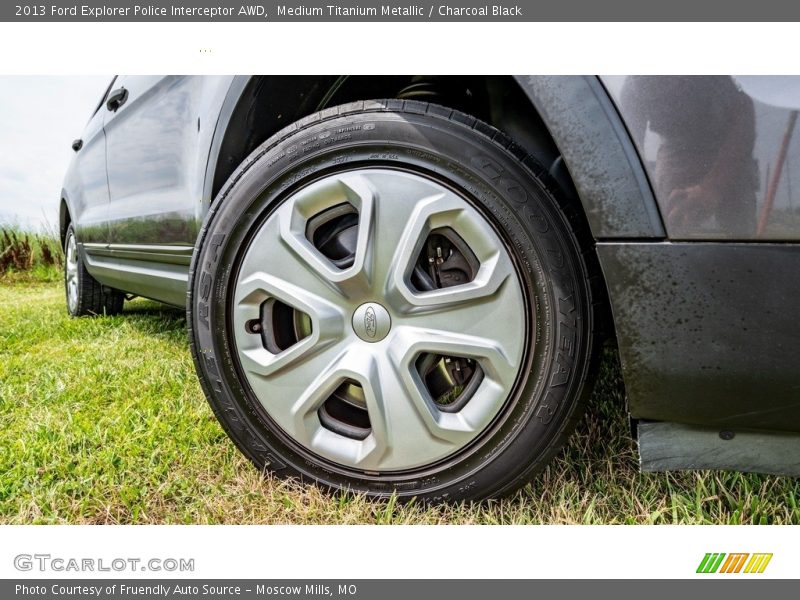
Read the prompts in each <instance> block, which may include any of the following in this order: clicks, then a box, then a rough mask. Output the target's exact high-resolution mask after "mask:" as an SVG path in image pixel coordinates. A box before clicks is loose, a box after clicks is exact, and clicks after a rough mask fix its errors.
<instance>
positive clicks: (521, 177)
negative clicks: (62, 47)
mask: <svg viewBox="0 0 800 600" xmlns="http://www.w3.org/2000/svg"><path fill="white" fill-rule="evenodd" d="M375 98H378V100H375ZM798 108H800V83H799V82H798V79H795V78H787V77H743V78H735V77H603V78H596V77H572V76H570V77H539V76H535V77H505V76H488V77H487V76H474V77H473V76H470V77H460V76H459V77H452V76H360V77H347V76H339V77H336V76H319V77H308V76H298V77H286V76H253V77H194V76H187V77H183V76H175V77H161V76H156V77H143V76H126V77H122V76H120V77H117V78H115V79H114V80H113V81H112V83H111V84H110V85H109V87H108V90H107V92H106V94H105V96H104V97H103V98H102V100H101V101H100V103H99V105H98V106H97V108H96V110H95V112H94V114H93V116H92V117H91V119H90V121H89V123H88V124H87V126H86V129H85V131H84V132H83V135H82V137H81V139H78V140H75V142H74V143H73V149H74V150H75V157H74V160H73V162H72V164H71V166H70V168H69V172H68V173H67V176H66V179H65V182H64V186H63V190H62V193H61V212H60V215H61V218H60V228H61V235H62V238H63V243H64V247H65V251H66V257H67V258H66V272H65V281H66V299H67V307H68V310H69V312H70V314H72V315H74V316H76V317H77V316H82V315H103V314H106V315H108V314H115V313H119V312H120V311H121V310H122V308H123V303H124V301H125V299H126V298H128V297H130V296H131V295H138V296H144V297H147V298H152V299H155V300H158V301H161V302H164V303H168V304H172V305H176V306H181V307H183V306H185V307H186V310H187V311H188V324H189V332H190V345H191V350H192V353H193V356H194V361H195V365H196V368H197V372H198V375H199V377H200V380H201V382H202V386H203V389H204V391H205V394H206V396H207V397H208V400H209V402H210V404H211V407H212V408H213V410H214V412H215V414H216V416H217V418H218V419H219V421H220V423H221V424H222V426H223V427H224V428H225V430H226V432H227V433H228V434H229V436H230V437H231V439H232V440H233V441H234V442H235V443H236V445H237V446H238V447H239V448H240V450H241V451H242V452H243V453H244V454H245V455H247V456H248V457H249V458H250V459H251V460H252V461H253V463H254V464H255V465H256V466H257V467H258V468H259V469H266V470H269V471H271V472H274V473H275V474H277V475H279V476H285V477H298V478H301V479H303V480H306V481H311V482H316V483H318V484H320V485H322V486H324V487H326V488H329V489H333V490H352V491H355V492H362V493H365V494H367V495H369V496H373V497H384V496H388V495H391V494H396V495H397V496H398V497H400V498H401V499H403V498H410V497H418V498H420V499H421V500H424V501H458V500H474V499H481V498H486V497H492V496H498V495H503V494H506V493H508V492H511V491H513V490H515V489H517V488H518V487H520V486H522V485H524V484H525V483H526V482H527V481H529V480H530V478H531V477H532V476H533V475H534V474H535V473H536V472H537V471H538V470H539V469H541V468H542V467H543V466H544V465H545V464H546V463H547V462H548V461H549V460H550V459H551V458H552V457H553V456H554V454H555V453H556V452H557V451H558V449H559V448H560V446H561V445H562V444H563V443H564V441H565V440H566V438H567V436H569V434H570V432H571V431H572V428H573V426H574V424H575V423H576V421H577V420H578V419H579V418H580V416H581V414H582V408H583V405H584V402H585V401H586V398H587V396H588V393H589V391H590V388H591V384H592V381H593V376H594V372H595V369H596V366H597V362H598V360H597V358H598V349H599V348H600V346H601V344H602V343H603V342H604V341H605V340H611V341H612V343H615V344H616V345H617V347H618V349H619V354H620V357H621V361H622V368H623V374H624V380H625V386H626V396H627V402H628V410H629V412H630V416H631V419H632V424H633V429H634V433H635V435H637V436H638V441H639V448H640V454H641V463H642V467H643V468H644V469H646V470H667V469H691V468H723V469H738V470H745V471H762V472H770V473H788V474H796V473H798V472H800V464H798V463H800V458H798V457H800V437H799V435H798V434H799V433H800V396H798V390H799V389H800V369H798V365H799V364H800V352H798V345H800V319H798V318H797V315H796V314H795V310H796V306H797V302H798V298H800V251H799V249H800V245H798V244H799V243H800V198H798V197H797V190H800V181H797V178H798V176H800V165H798V155H799V152H800V147H799V146H798V141H797V140H796V139H795V137H794V127H795V121H796V119H797V110H798Z"/></svg>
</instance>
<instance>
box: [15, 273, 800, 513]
mask: <svg viewBox="0 0 800 600" xmlns="http://www.w3.org/2000/svg"><path fill="white" fill-rule="evenodd" d="M185 325H186V323H185V319H184V315H183V313H182V312H180V311H176V310H171V309H168V308H164V307H161V306H160V305H157V304H155V303H151V302H147V301H143V300H137V301H134V302H130V303H127V305H126V310H125V313H124V314H123V315H122V316H119V317H113V318H96V319H69V318H68V317H67V316H66V312H65V309H64V299H63V291H62V288H61V285H60V284H59V283H55V282H52V281H51V282H37V281H36V278H35V276H33V275H27V276H24V274H20V275H18V276H14V277H5V278H0V522H1V523H486V524H496V523H800V511H799V510H798V507H797V497H798V492H800V483H798V481H796V480H794V479H790V478H781V477H768V476H759V475H742V474H737V473H723V472H701V473H679V474H641V473H639V472H638V469H637V462H636V460H637V459H636V452H635V445H634V443H633V441H632V440H631V439H630V435H629V431H628V425H627V422H626V417H625V412H624V408H623V407H624V399H623V394H622V390H621V385H620V379H619V371H618V367H617V364H616V360H615V356H614V354H613V353H612V352H610V351H609V352H607V353H606V355H605V358H604V363H603V367H602V373H601V379H600V381H599V385H598V386H597V389H596V391H595V394H594V396H593V398H592V402H591V407H590V410H589V413H588V415H587V418H586V419H584V420H583V422H582V423H581V424H580V425H579V427H578V430H577V432H576V434H575V435H574V436H573V437H572V439H571V442H570V444H569V445H568V447H567V448H566V449H565V450H564V451H563V452H562V453H561V454H560V456H559V457H558V458H557V459H556V460H555V462H554V463H553V464H552V465H551V466H550V467H548V468H547V469H546V470H545V471H544V473H543V474H542V475H541V476H540V477H539V478H538V479H537V480H536V481H535V482H534V483H533V484H532V485H530V486H528V487H527V488H526V489H524V490H522V491H521V492H519V493H518V494H516V495H515V496H514V497H512V498H509V499H506V500H502V501H495V502H491V503H485V504H481V505H475V506H468V505H464V506H456V507H433V508H428V507H423V506H421V505H419V504H414V503H412V504H411V505H408V506H403V507H400V506H398V505H396V504H395V503H393V502H388V503H386V502H384V503H378V502H369V501H367V500H365V499H364V498H362V497H352V496H341V497H337V498H334V497H329V496H326V495H324V494H323V493H321V492H320V491H319V490H317V489H316V488H314V487H312V486H299V485H297V484H293V483H287V482H283V481H279V480H276V479H272V478H269V477H263V476H262V474H261V473H259V472H258V471H257V470H256V469H255V468H254V467H253V466H252V465H251V464H250V463H249V462H248V461H246V460H245V459H244V458H243V457H242V456H241V455H240V454H239V453H238V451H236V449H235V448H234V446H233V444H232V443H231V442H230V441H229V440H228V439H227V438H226V436H225V434H224V433H223V431H222V429H221V428H220V426H219V425H218V424H217V422H216V421H215V419H214V417H213V415H212V413H211V410H210V409H209V408H208V406H207V405H206V401H205V399H204V397H203V394H202V392H201V391H200V387H199V385H198V383H197V381H196V379H195V374H194V369H193V366H192V362H191V358H190V355H189V351H188V347H187V340H186V334H185Z"/></svg>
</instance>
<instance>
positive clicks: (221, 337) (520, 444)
mask: <svg viewBox="0 0 800 600" xmlns="http://www.w3.org/2000/svg"><path fill="white" fill-rule="evenodd" d="M448 112H449V111H448ZM484 127H486V128H487V129H490V128H488V126H484ZM492 131H494V130H492ZM365 166H375V167H380V168H396V169H402V170H406V171H409V170H410V171H413V172H415V173H420V174H424V175H426V176H429V177H431V178H434V179H436V180H437V181H439V182H444V183H446V184H448V185H451V186H452V187H453V188H454V189H456V190H458V191H459V192H460V193H461V195H463V196H465V197H467V198H468V199H470V200H471V201H472V202H473V203H474V204H475V205H476V207H477V208H478V209H479V210H480V211H482V213H483V214H484V216H486V217H487V219H488V220H489V221H490V222H491V223H492V224H493V225H494V227H495V229H496V230H497V232H498V234H499V235H500V237H501V239H503V240H504V241H505V242H506V245H507V247H508V250H509V253H510V254H511V255H512V257H513V258H514V262H515V263H516V266H517V271H518V275H519V277H520V282H521V284H522V288H523V289H524V290H525V293H526V295H527V312H528V315H527V317H528V322H529V323H530V324H533V327H529V340H530V344H529V351H528V352H527V353H526V355H527V361H526V363H525V365H524V366H523V369H522V371H523V372H522V373H521V375H520V378H519V380H518V385H517V386H516V388H517V389H516V390H515V392H513V393H512V395H511V397H510V399H509V400H508V401H507V404H506V407H505V408H504V410H503V411H502V413H501V415H500V416H499V417H498V418H497V419H496V420H495V421H494V422H493V423H492V424H491V425H490V426H489V427H488V428H487V429H486V430H485V432H484V433H483V434H482V436H481V437H480V438H479V440H478V441H477V442H476V443H474V444H473V445H472V446H470V448H469V450H468V451H465V452H463V453H459V454H458V455H457V456H458V460H457V461H456V460H450V461H443V462H442V463H440V464H438V466H437V467H436V468H428V469H418V470H415V471H414V472H410V473H408V474H405V475H391V476H382V477H374V476H366V475H356V474H355V473H354V472H353V471H352V470H349V469H341V468H337V467H335V466H333V465H331V464H330V463H328V462H327V461H325V460H324V459H322V458H320V457H314V456H313V455H312V454H311V453H310V452H309V451H308V450H305V449H303V448H302V447H300V446H299V445H298V444H297V443H296V442H294V441H293V440H291V439H289V438H288V436H286V435H285V434H283V432H281V431H280V430H279V429H278V428H277V427H276V426H274V425H272V424H271V423H270V419H269V417H268V415H267V414H266V411H264V410H263V407H261V405H260V403H258V401H257V399H256V398H255V396H254V395H253V393H252V391H251V390H250V389H249V386H248V385H247V384H246V382H245V380H244V377H243V376H242V372H241V369H240V367H239V365H238V359H237V357H236V352H235V349H234V348H233V342H232V339H231V337H232V336H231V335H230V329H229V322H228V306H229V300H230V295H231V294H230V292H231V289H232V285H231V282H232V281H235V278H236V268H235V265H236V264H237V261H238V260H239V258H240V257H241V255H242V254H243V252H244V249H245V248H246V245H247V243H248V240H249V237H250V236H251V235H252V232H253V231H255V230H257V229H258V227H259V225H260V224H261V223H262V222H263V221H264V220H265V219H266V218H267V217H268V215H269V214H270V213H271V211H272V210H274V209H275V208H276V207H277V206H278V205H279V204H280V203H281V202H282V201H283V200H284V199H285V198H287V197H288V196H289V195H291V193H293V191H295V190H296V189H298V188H299V187H301V186H303V185H307V184H308V183H310V182H312V181H314V180H316V179H318V178H320V177H323V176H326V175H329V174H331V173H334V172H338V171H345V170H350V169H353V168H363V167H365ZM589 309H590V307H589V305H588V292H587V290H586V287H585V277H584V274H583V272H582V264H581V262H580V253H579V251H578V247H577V244H576V242H575V241H574V239H573V238H572V236H571V235H570V228H569V225H568V223H567V221H566V219H565V218H564V216H563V215H562V214H561V212H560V210H559V209H558V205H557V203H556V201H555V199H554V198H553V196H552V195H551V194H550V193H549V192H548V190H547V189H546V188H545V187H544V185H543V184H542V181H541V180H540V179H539V178H537V177H536V176H535V175H534V173H533V172H532V171H531V169H530V168H529V167H528V166H526V165H525V164H523V163H522V162H521V160H520V157H519V155H515V153H514V152H513V151H512V150H511V149H509V148H508V147H503V146H502V145H500V144H498V143H496V142H494V141H492V140H491V139H490V138H489V137H488V136H487V135H485V134H484V133H479V132H476V131H474V130H473V129H471V128H468V127H467V126H465V125H462V124H460V123H457V122H454V121H453V120H451V119H448V118H444V117H443V116H442V115H421V114H407V113H404V114H397V113H393V112H355V113H353V114H349V115H346V116H333V117H331V118H328V119H324V118H323V119H321V120H320V121H319V122H317V123H314V124H310V125H306V126H304V127H301V128H298V129H297V130H296V131H294V132H290V133H284V134H283V135H281V134H278V135H277V136H276V138H273V140H270V141H268V142H266V143H265V144H264V145H263V146H262V147H260V148H259V149H258V150H256V151H255V152H254V153H253V154H252V155H251V156H250V157H249V158H248V159H247V160H246V161H245V163H243V165H242V167H241V168H240V169H239V170H237V172H236V173H235V174H234V175H233V176H232V178H231V180H229V182H228V183H227V184H226V185H225V186H224V187H223V190H222V192H221V193H220V194H219V196H218V198H217V200H216V201H215V203H214V207H213V208H212V210H211V211H210V213H209V215H208V216H207V220H206V223H205V224H204V227H203V230H202V232H201V235H200V240H199V242H198V248H197V250H196V252H195V257H194V259H193V265H192V268H191V280H190V291H189V302H188V311H189V314H188V316H189V319H188V323H189V328H190V335H191V337H192V349H193V354H194V356H195V362H196V366H197V369H198V372H199V375H200V379H201V382H202V384H203V388H204V390H205V392H206V395H207V397H208V399H209V401H210V404H211V406H212V408H213V409H214V412H215V414H216V415H217V417H218V418H219V420H220V422H221V423H222V425H223V427H224V428H225V429H226V431H227V432H228V434H229V435H230V436H231V437H232V439H233V440H234V441H235V442H236V444H237V446H238V447H239V448H240V449H241V450H242V451H243V452H244V453H245V454H246V455H247V456H248V457H249V458H250V459H251V460H252V461H253V462H254V463H255V464H256V465H257V466H258V467H260V468H263V469H269V470H273V471H276V472H278V473H280V474H284V475H292V476H299V477H301V478H303V479H308V480H313V481H316V482H318V483H321V484H322V485H324V486H328V487H330V488H334V489H349V490H354V491H359V492H367V493H369V494H371V495H375V496H383V495H389V494H391V493H396V494H398V495H399V496H401V497H408V496H417V497H420V498H423V499H430V500H461V499H469V498H473V497H485V496H487V495H494V494H497V493H501V492H502V491H503V490H504V489H508V488H511V487H513V486H514V484H515V482H516V481H517V480H519V478H521V477H524V476H526V475H527V474H529V473H531V472H532V471H533V470H534V469H536V468H538V467H539V466H541V464H543V463H544V462H545V461H546V460H548V459H549V458H550V456H551V455H552V451H553V449H554V442H555V441H556V440H557V439H559V438H560V437H561V434H562V432H563V431H564V428H565V427H566V426H567V423H568V422H569V421H570V417H571V415H572V413H573V411H574V409H575V405H576V403H577V401H578V400H577V397H578V395H579V394H580V389H579V388H580V386H581V383H582V381H583V369H584V368H585V363H586V362H588V361H586V360H583V361H582V360H581V357H584V356H586V355H587V352H588V337H589V331H590V328H589Z"/></svg>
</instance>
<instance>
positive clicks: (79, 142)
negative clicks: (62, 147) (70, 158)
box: [72, 140, 83, 152]
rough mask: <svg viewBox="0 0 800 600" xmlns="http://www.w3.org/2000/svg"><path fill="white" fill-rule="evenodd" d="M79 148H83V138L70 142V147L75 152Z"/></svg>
mask: <svg viewBox="0 0 800 600" xmlns="http://www.w3.org/2000/svg"><path fill="white" fill-rule="evenodd" d="M81 148H83V140H75V141H74V142H72V149H73V150H75V152H77V151H78V150H80V149H81Z"/></svg>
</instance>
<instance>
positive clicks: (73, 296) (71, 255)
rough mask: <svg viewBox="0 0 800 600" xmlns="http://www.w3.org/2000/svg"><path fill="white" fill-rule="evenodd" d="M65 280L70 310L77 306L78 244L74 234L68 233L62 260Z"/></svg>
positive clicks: (74, 309) (73, 310) (72, 310)
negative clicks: (63, 259) (64, 256)
mask: <svg viewBox="0 0 800 600" xmlns="http://www.w3.org/2000/svg"><path fill="white" fill-rule="evenodd" d="M64 267H65V271H66V274H65V276H66V280H67V305H68V306H69V310H70V311H71V312H73V313H74V312H75V311H76V309H77V307H78V244H77V243H76V242H75V236H74V235H73V234H70V236H69V239H67V256H66V260H65V261H64Z"/></svg>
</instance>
